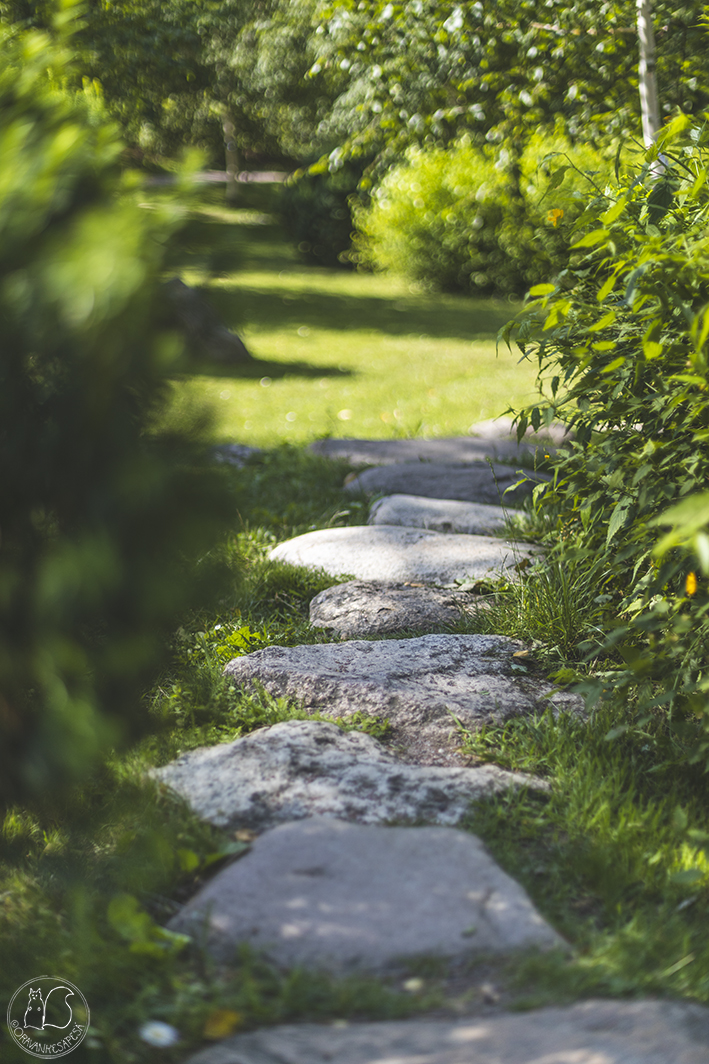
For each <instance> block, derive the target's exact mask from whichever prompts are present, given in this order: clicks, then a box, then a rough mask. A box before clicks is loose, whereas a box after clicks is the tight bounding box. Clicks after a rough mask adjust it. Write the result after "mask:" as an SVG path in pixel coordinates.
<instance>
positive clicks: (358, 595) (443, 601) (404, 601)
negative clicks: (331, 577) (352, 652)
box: [310, 580, 475, 639]
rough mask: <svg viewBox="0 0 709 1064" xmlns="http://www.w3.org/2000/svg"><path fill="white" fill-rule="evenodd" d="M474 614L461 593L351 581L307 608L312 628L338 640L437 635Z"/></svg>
mask: <svg viewBox="0 0 709 1064" xmlns="http://www.w3.org/2000/svg"><path fill="white" fill-rule="evenodd" d="M474 609H475V596H473V595H470V594H468V593H467V592H464V591H441V590H439V589H438V588H435V587H429V586H420V585H419V586H412V585H411V584H393V583H388V582H386V581H383V580H350V581H349V582H348V583H346V584H336V585H335V586H334V587H328V588H326V589H325V591H321V592H320V593H319V594H318V595H316V596H315V598H314V599H312V601H311V603H310V623H311V624H312V626H313V628H328V629H329V630H330V631H332V632H335V633H337V634H338V635H339V636H340V638H341V639H354V638H356V637H357V636H364V635H390V634H394V633H397V632H411V631H421V632H435V631H440V629H441V628H444V627H446V626H449V625H453V624H456V623H457V622H458V621H460V620H461V618H462V617H464V616H465V614H466V613H472V612H473V611H474Z"/></svg>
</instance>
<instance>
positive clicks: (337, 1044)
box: [187, 1001, 709, 1064]
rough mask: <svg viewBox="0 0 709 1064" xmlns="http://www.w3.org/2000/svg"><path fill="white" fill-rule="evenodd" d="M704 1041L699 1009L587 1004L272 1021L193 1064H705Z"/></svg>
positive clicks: (708, 1013)
mask: <svg viewBox="0 0 709 1064" xmlns="http://www.w3.org/2000/svg"><path fill="white" fill-rule="evenodd" d="M707 1046H709V1010H708V1009H706V1008H703V1007H702V1006H701V1005H695V1004H692V1003H689V1002H680V1001H583V1002H580V1003H579V1004H577V1005H570V1006H567V1007H561V1008H559V1007H557V1008H546V1009H538V1010H536V1011H534V1012H522V1013H512V1014H510V1013H503V1014H501V1015H500V1014H498V1015H486V1016H481V1017H475V1018H472V1019H465V1020H455V1021H451V1020H398V1021H394V1022H384V1023H355V1024H350V1025H347V1026H344V1027H333V1026H332V1025H331V1024H311V1023H306V1024H291V1025H289V1026H283V1027H270V1028H268V1029H266V1030H263V1031H255V1032H253V1033H251V1034H238V1035H235V1036H234V1037H232V1038H229V1039H228V1040H227V1041H225V1042H222V1043H221V1045H218V1046H211V1047H210V1048H209V1049H205V1050H203V1051H202V1052H200V1053H197V1054H196V1055H195V1056H193V1057H190V1059H189V1061H188V1062H187V1064H333V1062H334V1064H707V1061H709V1050H708V1049H707Z"/></svg>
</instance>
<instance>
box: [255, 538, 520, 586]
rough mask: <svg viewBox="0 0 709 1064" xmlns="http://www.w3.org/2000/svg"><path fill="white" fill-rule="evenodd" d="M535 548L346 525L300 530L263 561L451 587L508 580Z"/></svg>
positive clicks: (402, 581) (502, 542) (494, 541)
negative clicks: (498, 577)
mask: <svg viewBox="0 0 709 1064" xmlns="http://www.w3.org/2000/svg"><path fill="white" fill-rule="evenodd" d="M539 553H540V552H539V550H538V549H535V548H533V547H529V546H526V545H525V546H519V545H518V544H513V543H507V542H506V541H505V540H503V539H495V538H493V537H492V536H465V535H455V534H451V535H446V534H445V533H443V532H429V531H428V530H427V529H425V528H400V527H397V526H390V525H351V526H349V527H346V528H323V529H320V530H319V531H317V532H306V533H305V535H303V536H296V537H295V539H289V540H287V541H286V542H285V543H280V544H279V545H278V546H277V547H275V548H274V549H273V550H272V551H271V553H270V555H269V557H270V558H272V559H273V560H275V561H282V562H290V564H291V565H303V566H306V567H307V568H311V569H324V570H325V572H326V573H329V574H330V576H346V575H350V576H355V577H357V579H358V580H389V581H393V582H398V583H405V582H406V581H412V580H413V581H418V582H421V583H426V584H443V585H446V584H454V583H455V582H456V581H459V582H461V583H467V582H473V581H476V580H483V579H485V578H486V577H489V576H490V575H491V574H492V573H493V572H499V571H503V570H504V571H505V572H506V574H507V575H508V577H510V576H512V577H514V573H515V568H516V566H518V565H519V563H520V562H522V561H525V562H528V561H529V560H530V559H532V558H533V557H535V555H538V554H539Z"/></svg>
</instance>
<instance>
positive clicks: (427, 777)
mask: <svg viewBox="0 0 709 1064" xmlns="http://www.w3.org/2000/svg"><path fill="white" fill-rule="evenodd" d="M152 775H153V776H154V778H156V779H158V780H160V781H161V782H162V783H164V784H166V785H167V786H168V787H170V788H171V789H172V790H173V791H175V792H176V793H177V794H179V795H181V796H182V797H183V798H184V799H185V800H186V801H187V802H188V803H189V805H190V807H191V808H192V809H193V811H194V812H195V813H196V814H197V815H198V816H200V817H201V818H202V819H203V820H207V821H209V823H210V824H215V825H216V826H217V827H220V828H227V829H229V830H234V829H236V828H244V827H246V828H250V829H255V830H257V831H261V830H263V829H264V828H268V827H273V826H274V825H275V824H278V823H280V822H283V821H291V820H302V819H303V818H305V817H312V816H329V817H335V818H338V819H340V820H349V821H357V822H358V823H362V824H377V823H385V822H387V821H424V822H426V821H427V822H428V823H433V824H447V825H449V824H457V823H458V822H459V821H460V820H461V819H462V818H463V817H464V816H465V815H466V814H467V813H468V812H469V809H470V803H471V802H473V801H476V800H478V799H480V798H485V797H488V796H490V795H493V794H499V793H501V792H503V791H506V790H508V789H509V788H510V787H529V788H531V789H533V790H541V791H545V790H548V784H547V783H545V782H544V781H542V780H539V779H535V778H534V777H531V776H525V775H522V774H521V773H519V772H506V771H505V770H504V769H501V768H498V767H497V766H495V765H482V766H480V767H478V768H435V767H419V766H416V765H406V764H403V763H402V762H401V761H399V760H398V758H396V757H395V756H394V755H393V754H392V753H390V752H389V751H387V750H386V749H385V747H384V746H382V744H381V743H380V742H378V741H377V740H376V739H374V738H372V736H371V735H366V734H364V733H363V732H343V731H342V730H341V729H340V728H338V727H337V725H335V724H330V723H328V722H326V721H315V720H288V721H283V722H282V723H280V724H274V725H273V727H270V728H262V729H260V730H259V731H256V732H253V733H252V734H251V735H246V736H244V737H243V738H241V739H236V740H235V741H234V742H231V743H219V744H218V745H217V746H210V747H204V748H202V749H200V750H191V751H190V752H189V753H186V754H183V755H182V756H181V757H178V758H177V760H175V761H173V762H171V764H169V765H166V766H165V767H164V768H160V769H156V770H154V772H153V773H152Z"/></svg>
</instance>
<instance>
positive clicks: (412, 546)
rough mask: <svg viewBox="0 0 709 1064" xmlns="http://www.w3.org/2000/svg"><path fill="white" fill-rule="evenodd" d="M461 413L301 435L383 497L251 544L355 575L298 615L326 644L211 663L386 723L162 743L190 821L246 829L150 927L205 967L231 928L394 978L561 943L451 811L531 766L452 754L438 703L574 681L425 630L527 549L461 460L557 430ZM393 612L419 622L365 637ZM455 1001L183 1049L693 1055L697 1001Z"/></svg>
mask: <svg viewBox="0 0 709 1064" xmlns="http://www.w3.org/2000/svg"><path fill="white" fill-rule="evenodd" d="M473 428H474V429H475V432H476V435H475V437H474V438H471V437H459V438H456V439H451V440H430V441H422V440H389V441H371V440H324V441H320V442H319V443H317V444H315V445H313V447H312V450H314V451H315V452H316V453H319V454H322V455H326V456H329V457H332V458H343V457H345V458H347V459H349V461H350V462H351V463H352V464H353V465H358V464H359V465H373V466H375V467H376V468H372V469H368V470H366V471H365V472H363V473H360V474H359V475H358V476H356V477H354V478H352V479H351V480H350V482H349V483H348V484H347V489H348V490H349V491H351V492H364V493H366V494H370V495H372V494H374V495H376V494H385V495H386V494H387V493H391V494H390V495H389V497H385V498H382V499H380V500H379V501H377V502H375V503H374V504H373V506H372V508H371V512H370V515H369V524H368V525H367V526H364V527H359V528H334V529H324V530H320V531H315V532H310V533H308V534H307V535H305V536H298V537H297V538H295V539H292V540H290V541H289V542H287V543H283V544H281V545H280V546H278V547H277V548H276V549H275V550H274V551H273V552H272V554H271V557H272V558H274V559H281V560H283V561H287V562H291V563H292V564H296V565H303V566H308V567H311V568H315V569H324V570H325V571H326V572H328V573H330V574H331V575H333V576H341V575H348V574H349V575H351V576H354V577H356V578H357V579H355V580H353V581H350V582H349V583H345V584H341V585H339V586H336V587H333V588H330V589H328V590H327V591H324V592H321V594H319V595H318V596H316V597H315V599H314V600H313V602H312V603H311V624H312V625H313V626H315V627H320V628H325V629H329V630H330V631H331V632H333V633H335V634H339V635H340V636H341V640H342V639H344V640H346V641H344V642H343V641H340V642H337V643H332V642H331V643H325V644H316V645H306V646H296V647H279V646H272V647H268V648H266V649H264V650H260V651H256V652H254V653H250V654H246V655H243V656H242V657H240V658H236V659H234V660H233V661H231V662H230V663H229V664H228V665H227V667H226V670H225V671H226V673H227V675H229V676H230V677H231V679H232V681H233V683H234V684H235V685H236V686H242V687H244V688H248V687H252V686H254V685H257V686H259V685H260V686H262V687H263V688H265V689H266V690H267V691H268V692H270V693H271V694H273V695H277V696H286V697H288V698H290V699H294V700H296V701H298V702H300V703H301V705H302V706H303V707H304V708H305V709H306V711H308V712H318V713H320V714H322V715H324V716H329V717H336V718H338V717H345V718H346V717H348V716H351V715H352V714H354V713H358V712H365V713H367V714H370V715H372V716H374V717H378V718H380V719H383V718H386V719H388V720H389V721H390V724H391V737H390V738H389V737H388V738H387V741H386V743H383V742H381V741H379V740H377V739H375V738H373V737H372V736H369V735H366V734H364V733H363V732H347V733H344V732H343V731H342V730H341V729H340V728H339V727H338V726H337V725H336V724H333V723H330V722H328V721H316V720H290V721H285V722H283V723H281V724H277V725H275V726H273V727H271V728H264V729H261V730H260V731H257V732H254V733H252V734H250V735H247V736H245V737H243V738H241V739H237V740H236V741H234V742H232V743H224V744H219V745H217V746H214V747H210V748H205V749H203V750H195V751H192V752H190V753H187V754H184V755H183V756H182V757H180V758H178V759H177V760H176V761H174V762H173V763H172V764H171V765H167V766H165V767H164V768H162V769H158V770H155V771H154V773H153V775H154V777H155V778H156V779H158V780H160V781H162V783H163V784H165V785H167V786H169V787H171V788H172V789H173V790H174V791H176V792H177V793H178V794H180V795H182V796H183V798H184V799H185V800H186V801H187V802H188V803H189V804H190V805H191V807H192V809H193V810H194V811H195V812H196V813H197V815H199V816H200V817H202V818H203V819H204V820H206V821H209V822H210V823H212V824H215V825H217V826H219V827H222V828H225V829H228V830H229V831H233V830H236V831H239V830H243V829H246V828H248V829H250V830H251V831H253V832H256V833H260V834H258V835H257V837H256V838H255V841H254V842H253V845H252V847H251V849H250V851H249V852H248V853H247V854H246V855H245V856H242V857H241V858H239V859H238V860H236V861H235V862H234V863H232V864H231V865H229V866H228V867H226V868H224V869H223V870H222V871H221V872H219V873H218V874H217V875H216V876H215V877H214V879H212V880H211V881H210V882H209V883H207V884H206V886H204V887H203V888H202V889H201V890H200V891H199V893H198V894H196V896H195V897H193V898H192V899H191V900H190V901H188V902H187V904H186V905H184V906H183V908H182V910H181V911H180V912H178V913H177V915H176V916H175V917H173V919H172V921H171V922H170V924H169V926H170V927H171V929H173V930H177V931H182V932H187V933H189V934H191V935H193V936H194V937H195V938H196V939H197V940H198V941H200V942H203V943H204V944H205V945H206V948H207V949H208V950H209V952H210V953H211V954H212V956H213V957H214V958H215V960H217V961H218V962H220V963H224V964H226V965H229V964H232V963H235V957H236V951H237V948H238V947H239V945H240V944H242V943H248V944H250V945H251V946H253V947H255V948H256V949H257V950H260V951H263V952H264V953H265V955H266V956H267V957H269V958H270V959H271V960H272V961H274V962H275V963H276V964H278V965H280V966H281V967H290V966H294V965H296V966H305V967H308V966H309V967H311V968H315V969H323V970H326V971H330V972H333V973H335V974H342V973H346V972H351V971H358V972H364V973H375V974H376V973H386V972H389V973H396V972H398V971H400V970H401V965H402V963H403V964H404V965H405V964H406V962H407V961H408V962H411V961H412V960H414V959H415V958H417V957H420V956H422V955H423V956H428V957H429V958H430V957H434V958H439V959H441V960H442V961H443V960H445V959H450V960H451V962H455V963H458V964H461V965H469V964H470V963H471V962H476V961H480V962H481V963H482V962H484V963H488V961H486V960H485V958H489V957H491V956H494V955H508V954H510V953H512V954H513V953H514V951H515V950H518V949H520V948H527V947H530V946H531V947H534V948H537V949H549V948H561V949H565V948H566V944H565V942H564V940H563V939H562V938H561V937H560V936H559V935H558V934H557V932H556V931H554V929H553V928H551V927H550V926H549V925H548V924H547V923H546V921H545V920H544V919H543V917H542V916H541V915H540V914H539V913H538V912H537V910H536V909H535V907H534V905H533V904H532V902H531V900H530V899H529V897H528V896H527V894H526V893H525V891H524V890H523V889H522V887H521V886H520V885H519V884H518V883H516V882H515V881H514V879H512V878H511V877H510V876H509V875H507V874H506V873H505V872H503V871H502V870H501V869H500V868H499V867H498V866H497V864H496V863H495V862H494V861H493V859H492V858H491V857H490V855H489V854H488V853H487V852H486V850H485V848H484V846H483V845H482V843H481V842H480V840H479V839H477V838H476V837H475V836H474V835H472V834H470V833H469V832H468V831H465V830H461V829H460V828H457V827H455V826H454V825H457V824H460V823H461V822H462V821H463V820H464V818H465V817H466V815H467V813H468V811H469V808H470V803H471V802H472V801H474V800H477V799H480V798H481V797H485V796H488V795H492V794H498V793H500V792H501V791H503V790H507V789H509V788H519V787H526V788H530V789H533V790H537V791H539V792H541V793H543V792H544V791H545V790H548V789H549V784H548V783H546V782H545V781H543V780H539V779H536V778H534V777H528V776H525V775H522V774H520V773H512V772H506V771H504V770H503V769H501V768H499V767H497V766H494V765H484V766H478V767H475V768H470V767H467V766H465V765H464V764H463V763H462V761H461V757H460V755H459V753H458V752H457V749H456V742H457V741H458V740H457V737H456V733H455V729H454V725H455V722H454V719H453V716H455V718H457V720H459V721H460V722H461V723H462V724H463V726H464V727H466V728H469V729H474V728H476V727H478V726H480V725H481V724H483V723H491V722H496V723H501V722H503V721H506V720H509V719H510V718H511V717H514V716H518V715H521V714H531V713H538V712H540V711H542V710H544V709H545V708H547V707H548V706H549V705H551V706H552V708H553V710H554V712H559V711H567V712H572V713H577V714H579V715H581V716H582V717H583V715H584V705H583V702H582V700H581V699H580V698H578V697H576V696H573V695H569V694H566V693H559V692H554V691H553V688H552V685H551V684H550V683H548V682H547V681H545V680H544V679H541V678H539V677H538V676H536V675H535V673H534V665H533V662H532V661H531V659H530V658H529V652H528V651H527V649H526V648H525V647H524V646H523V644H521V643H519V642H517V641H515V640H511V639H508V638H506V637H504V636H500V635H452V634H445V633H444V632H442V631H441V630H442V629H444V628H446V627H449V626H451V625H453V624H455V623H456V621H458V620H459V619H460V618H461V616H463V617H464V616H465V615H466V614H469V613H470V612H471V610H474V609H475V604H476V602H478V603H480V602H481V600H480V599H479V598H478V597H476V596H475V595H472V594H470V593H469V592H468V591H464V590H461V585H462V587H464V588H465V587H466V586H467V587H471V586H473V585H475V583H476V582H477V581H481V580H487V579H490V578H491V577H495V576H497V575H498V574H500V573H504V574H505V575H506V576H507V578H508V579H516V578H517V576H518V570H517V568H516V567H517V566H520V568H521V567H523V566H525V565H529V564H530V562H531V561H533V560H534V558H535V557H537V556H538V553H539V551H538V548H534V547H530V546H528V545H527V546H522V547H521V546H519V545H518V544H513V543H510V542H507V541H506V540H505V539H502V538H494V537H492V536H490V535H489V534H488V533H498V536H499V534H500V533H504V531H505V528H506V527H509V526H508V525H507V524H506V522H505V513H504V511H503V510H502V509H501V508H500V507H499V505H496V504H498V503H499V501H500V495H501V493H502V492H503V491H504V490H505V488H507V487H508V486H510V485H512V484H514V483H515V482H516V481H517V480H519V479H520V474H519V472H518V470H517V469H516V468H515V467H514V466H511V465H506V466H505V465H498V464H496V465H494V466H493V468H492V470H491V469H490V466H489V465H488V464H487V462H484V461H482V460H481V459H483V458H494V459H498V458H504V459H507V460H509V461H516V460H518V459H519V458H520V457H521V456H522V455H523V454H524V453H525V451H526V453H527V454H530V453H533V450H534V448H535V447H539V446H544V447H545V448H546V447H547V446H550V442H551V443H557V444H558V443H560V442H562V437H563V427H557V426H552V428H551V429H550V430H549V438H548V439H547V440H545V441H541V442H540V440H539V439H534V438H532V439H526V440H525V441H524V443H523V444H522V446H521V447H520V446H518V444H517V442H516V439H514V438H513V437H512V435H511V432H510V425H509V423H507V424H506V425H505V424H502V425H501V424H499V423H487V424H486V423H481V424H480V425H478V426H474V427H473ZM471 431H472V430H471ZM221 452H222V453H221V454H220V455H219V457H220V458H221V460H223V461H234V462H235V464H243V462H244V461H248V459H249V458H250V456H251V455H250V454H247V453H246V451H243V450H242V449H241V448H239V447H238V445H234V446H233V447H232V448H231V449H228V448H222V449H221ZM493 474H494V475H493ZM533 476H534V477H535V480H536V481H537V482H539V481H540V480H543V479H544V478H543V477H542V476H540V475H537V474H534V475H533ZM532 487H533V485H532V484H529V483H527V484H526V485H524V486H522V487H521V488H517V489H516V490H515V492H514V494H513V495H512V499H511V500H510V495H511V494H512V493H508V494H505V496H504V502H505V504H506V505H507V504H508V503H509V502H510V501H511V502H512V503H514V504H517V503H519V502H520V501H522V500H523V499H524V498H525V497H526V496H527V495H528V494H529V492H530V491H531V489H532ZM445 585H448V586H447V587H446V586H445ZM453 585H458V586H456V587H454V586H453ZM482 604H483V605H484V600H482ZM402 629H403V630H404V631H416V630H418V631H421V630H426V629H432V632H431V634H428V635H423V636H417V637H413V638H406V639H401V638H400V639H390V638H387V639H379V640H377V639H375V638H373V637H376V636H378V635H390V634H392V633H397V632H401V631H402ZM354 636H367V637H369V638H368V639H366V640H363V639H354V638H352V637H354ZM402 825H407V826H402ZM412 825H416V826H412ZM476 1009H477V1012H478V1013H481V1010H482V1013H483V1015H482V1017H481V1016H480V1015H478V1016H473V1017H472V1018H470V1019H467V1020H461V1021H444V1020H437V1021H426V1020H408V1021H403V1022H394V1023H365V1024H353V1025H351V1026H348V1025H344V1026H340V1027H337V1026H335V1027H334V1026H332V1025H331V1024H327V1025H317V1024H303V1025H300V1024H299V1025H297V1026H283V1027H276V1028H271V1029H269V1030H263V1031H257V1032H252V1033H247V1034H239V1035H235V1036H234V1037H232V1038H229V1039H226V1040H225V1041H223V1042H222V1043H221V1044H219V1045H215V1046H212V1047H210V1048H208V1049H205V1050H203V1051H202V1052H200V1053H197V1055H196V1056H193V1057H192V1058H190V1062H188V1064H324V1062H325V1061H328V1062H333V1061H334V1062H335V1064H385V1062H387V1064H394V1062H397V1064H399V1062H400V1064H542V1062H544V1064H547V1062H548V1064H552V1062H553V1064H669V1062H672V1064H709V1050H708V1049H707V1046H708V1045H709V1010H707V1009H703V1008H701V1007H699V1006H696V1005H690V1004H680V1003H676V1002H669V1001H663V1002H655V1001H643V1002H637V1001H587V1002H583V1003H581V1004H578V1005H573V1006H570V1007H567V1008H553V1009H539V1010H537V1011H535V1012H527V1013H524V1014H509V1013H505V1012H503V1011H502V1010H501V1008H500V1007H493V1006H492V1005H484V1004H482V1003H480V1004H479V1005H478V1006H476ZM485 1010H487V1011H485Z"/></svg>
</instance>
